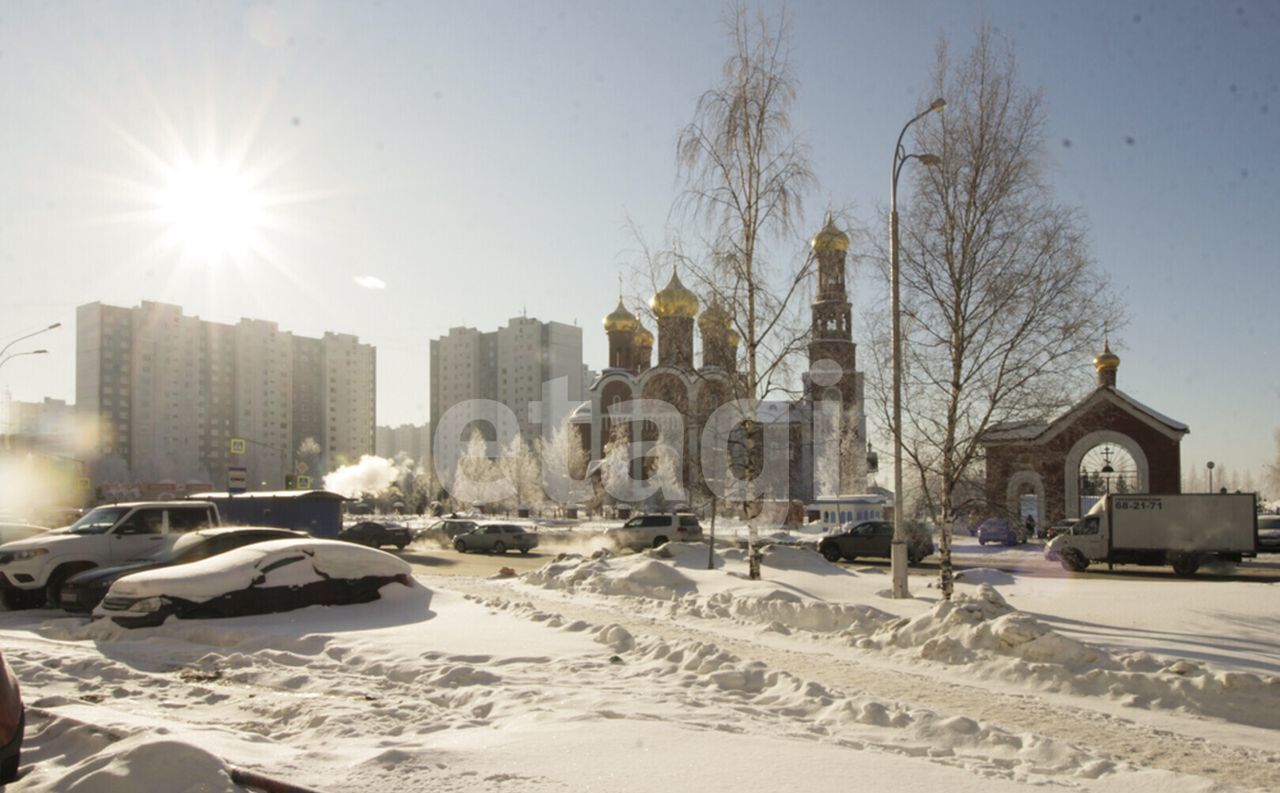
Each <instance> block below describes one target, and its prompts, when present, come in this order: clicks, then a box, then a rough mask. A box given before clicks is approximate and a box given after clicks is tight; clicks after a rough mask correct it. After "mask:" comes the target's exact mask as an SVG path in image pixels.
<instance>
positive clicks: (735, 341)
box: [725, 330, 742, 347]
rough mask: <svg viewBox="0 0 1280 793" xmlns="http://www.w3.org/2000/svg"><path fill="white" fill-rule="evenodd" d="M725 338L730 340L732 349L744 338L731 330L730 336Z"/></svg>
mask: <svg viewBox="0 0 1280 793" xmlns="http://www.w3.org/2000/svg"><path fill="white" fill-rule="evenodd" d="M725 338H727V339H728V340H729V346H730V347H737V346H738V342H740V341H742V337H740V336H739V335H738V332H737V331H736V330H730V331H729V335H728V336H726V337H725Z"/></svg>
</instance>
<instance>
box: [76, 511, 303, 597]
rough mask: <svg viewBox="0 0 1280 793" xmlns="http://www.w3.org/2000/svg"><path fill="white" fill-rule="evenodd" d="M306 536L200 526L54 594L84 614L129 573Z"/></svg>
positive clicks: (82, 576) (97, 570)
mask: <svg viewBox="0 0 1280 793" xmlns="http://www.w3.org/2000/svg"><path fill="white" fill-rule="evenodd" d="M306 536H307V535H306V533H305V532H301V531H293V530H291V529H275V528H270V527H265V526H234V527H229V528H220V529H200V530H199V531H193V532H191V533H190V534H184V535H182V536H181V537H179V538H178V541H177V542H175V543H174V544H173V548H172V549H171V550H168V551H161V552H160V553H157V554H155V555H153V556H150V557H147V558H145V559H138V560H137V561H133V562H126V563H125V564H120V565H111V566H110V567H95V568H93V569H92V570H86V571H84V572H83V573H76V574H75V575H73V576H71V577H70V578H68V579H67V580H66V582H64V583H63V585H62V590H61V591H60V592H59V593H58V605H59V606H61V607H62V608H63V610H65V611H69V612H71V613H73V614H88V613H90V612H91V611H93V609H94V607H95V606H97V605H98V604H99V603H101V602H102V599H103V598H104V597H106V595H107V590H109V589H110V588H111V585H112V584H114V583H115V582H116V581H117V580H119V579H121V578H123V577H125V576H127V575H130V574H132V573H140V572H142V571H143V570H155V569H158V568H161V567H170V566H172V565H175V564H189V563H191V562H198V561H200V560H201V559H208V558H209V557H211V556H217V555H218V554H220V553H226V552H227V551H231V550H234V549H236V548H240V547H243V546H245V545H252V544H253V543H255V542H267V541H269V540H290V539H303V538H305V537H306Z"/></svg>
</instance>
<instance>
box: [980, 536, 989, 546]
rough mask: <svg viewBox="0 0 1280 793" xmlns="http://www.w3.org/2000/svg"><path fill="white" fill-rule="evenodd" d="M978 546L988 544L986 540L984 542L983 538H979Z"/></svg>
mask: <svg viewBox="0 0 1280 793" xmlns="http://www.w3.org/2000/svg"><path fill="white" fill-rule="evenodd" d="M978 544H979V545H986V544H987V541H986V540H984V539H982V538H981V537H979V538H978Z"/></svg>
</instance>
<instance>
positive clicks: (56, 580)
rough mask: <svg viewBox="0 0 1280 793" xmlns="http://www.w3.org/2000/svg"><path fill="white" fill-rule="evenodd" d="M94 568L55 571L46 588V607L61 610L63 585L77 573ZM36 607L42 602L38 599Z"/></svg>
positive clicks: (64, 568)
mask: <svg viewBox="0 0 1280 793" xmlns="http://www.w3.org/2000/svg"><path fill="white" fill-rule="evenodd" d="M92 567H93V565H89V566H88V567H82V566H79V565H76V566H73V567H69V568H68V567H63V568H61V569H58V570H54V571H53V573H52V574H51V575H50V576H49V581H48V583H46V584H45V587H44V600H45V605H47V606H48V607H49V608H51V609H56V608H61V605H59V604H60V603H61V602H62V598H61V595H62V585H63V584H65V583H66V581H67V579H68V578H70V577H71V576H73V575H75V574H76V573H82V572H84V571H85V570H89V569H92ZM36 605H37V606H39V605H40V601H39V600H38V599H37V600H36Z"/></svg>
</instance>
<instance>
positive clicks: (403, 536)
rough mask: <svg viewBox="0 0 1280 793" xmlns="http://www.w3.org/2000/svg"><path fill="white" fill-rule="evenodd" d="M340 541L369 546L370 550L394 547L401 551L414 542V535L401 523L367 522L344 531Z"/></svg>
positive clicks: (339, 536)
mask: <svg viewBox="0 0 1280 793" xmlns="http://www.w3.org/2000/svg"><path fill="white" fill-rule="evenodd" d="M338 539H339V540H344V541H346V542H355V543H359V544H360V545H367V546H369V547H370V548H381V547H382V546H384V545H394V546H395V547H397V548H399V549H400V550H404V548H405V546H406V545H408V544H409V543H410V542H412V541H413V534H412V533H411V532H410V531H409V529H408V528H407V527H405V526H401V525H400V524H399V523H379V522H378V521H376V520H365V521H361V522H359V523H357V524H356V525H354V526H350V527H348V528H345V529H343V530H342V533H341V534H339V535H338Z"/></svg>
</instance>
